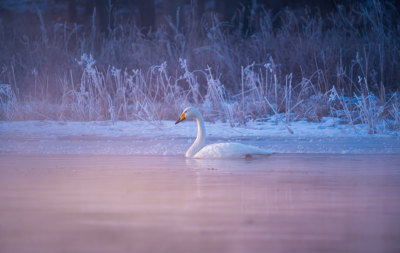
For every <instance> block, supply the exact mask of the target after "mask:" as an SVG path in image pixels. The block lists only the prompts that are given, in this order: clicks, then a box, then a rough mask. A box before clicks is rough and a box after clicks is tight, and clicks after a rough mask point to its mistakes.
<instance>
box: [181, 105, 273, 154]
mask: <svg viewBox="0 0 400 253" xmlns="http://www.w3.org/2000/svg"><path fill="white" fill-rule="evenodd" d="M191 118H193V119H195V120H196V121H197V137H196V140H195V141H194V142H193V144H192V146H190V148H189V149H188V150H187V151H186V154H185V156H186V157H188V158H228V157H230V158H232V157H243V158H249V157H251V156H252V155H270V154H272V153H271V152H269V151H267V150H264V149H261V148H258V147H254V146H249V145H244V144H240V143H215V144H211V145H207V146H206V128H205V126H204V119H203V116H202V115H201V113H200V112H199V111H198V110H197V109H196V108H194V107H187V108H186V109H185V110H183V112H182V114H181V116H180V117H179V119H178V120H177V121H176V122H175V125H176V124H178V123H179V122H182V121H183V120H185V119H191Z"/></svg>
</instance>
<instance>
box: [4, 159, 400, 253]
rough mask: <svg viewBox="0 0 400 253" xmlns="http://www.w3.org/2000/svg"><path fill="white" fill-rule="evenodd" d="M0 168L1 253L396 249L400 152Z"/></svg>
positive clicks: (399, 247)
mask: <svg viewBox="0 0 400 253" xmlns="http://www.w3.org/2000/svg"><path fill="white" fill-rule="evenodd" d="M0 166H1V169H0V252H400V157H399V156H398V155H396V154H388V155H373V154H369V155H354V154H353V155H324V154H318V155H313V154H307V155H304V154H284V155H282V154H281V155H272V156H270V157H268V158H266V159H256V160H208V161H201V160H186V159H184V158H183V157H181V156H111V155H109V156H100V155H99V156H88V155H28V156H27V155H0Z"/></svg>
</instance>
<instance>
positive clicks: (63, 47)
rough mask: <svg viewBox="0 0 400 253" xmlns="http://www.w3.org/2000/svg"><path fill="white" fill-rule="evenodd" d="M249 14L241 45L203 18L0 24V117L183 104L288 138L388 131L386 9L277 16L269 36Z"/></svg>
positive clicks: (151, 111)
mask: <svg viewBox="0 0 400 253" xmlns="http://www.w3.org/2000/svg"><path fill="white" fill-rule="evenodd" d="M191 13H192V12H191ZM193 13H194V12H193ZM252 13H253V14H252V17H251V22H252V26H253V30H254V32H253V33H252V34H250V35H249V36H244V35H243V33H242V31H241V26H240V25H239V26H232V25H231V24H227V23H223V22H220V21H219V20H218V18H217V16H216V15H213V14H211V13H206V14H205V15H204V16H203V18H202V19H201V21H200V20H196V19H195V17H194V16H191V14H188V16H187V17H186V18H185V20H186V21H187V22H186V25H185V26H184V27H183V28H182V29H181V30H180V29H178V27H174V25H172V24H169V25H170V27H160V28H158V29H155V30H153V31H152V32H151V33H149V34H143V33H142V32H141V30H140V29H138V28H137V27H136V26H135V25H133V24H131V23H127V22H121V23H120V24H118V25H117V26H116V27H115V29H114V30H112V31H110V33H109V35H108V36H105V35H104V34H102V33H100V32H99V31H98V29H97V27H96V26H95V25H94V22H93V23H92V24H89V25H83V24H67V23H52V22H49V21H48V22H46V16H45V15H42V14H41V13H38V14H37V18H38V25H37V26H35V27H33V28H32V29H27V28H25V30H24V29H22V30H18V29H17V28H15V27H13V26H12V24H11V23H10V24H8V23H6V22H4V21H1V23H0V43H2V45H4V46H3V47H0V50H1V51H0V62H1V65H2V70H1V72H0V82H1V83H4V84H8V85H4V87H3V86H2V87H3V88H1V89H2V90H0V91H1V93H0V103H1V107H0V117H1V119H4V120H29V119H51V120H73V121H92V120H112V121H117V120H147V121H158V120H165V119H167V120H173V119H175V118H176V117H177V115H178V114H179V113H180V112H181V110H182V109H183V107H185V106H187V105H194V106H196V107H198V108H200V110H201V111H202V112H203V114H204V116H205V118H206V120H208V121H216V120H222V121H226V122H228V123H229V125H230V126H236V125H242V124H246V123H248V122H250V121H254V120H256V121H267V120H274V121H275V122H280V123H282V124H284V125H285V126H286V128H287V129H288V130H289V132H290V131H291V126H290V125H291V123H292V122H294V121H298V120H308V121H313V122H319V121H321V119H322V118H323V117H326V116H333V117H337V118H339V119H340V120H341V123H342V124H349V125H351V126H352V127H353V128H354V129H355V128H356V126H357V125H358V124H363V125H366V126H368V131H369V132H370V133H376V132H379V131H381V129H399V128H400V115H399V113H400V101H399V95H398V87H399V82H400V72H399V71H397V70H398V69H400V54H399V53H398V52H399V48H400V43H399V40H400V28H399V26H398V25H396V24H398V22H397V21H398V16H399V15H398V12H397V10H396V9H395V8H394V7H393V6H392V5H391V4H390V2H387V3H385V4H384V3H382V2H380V1H374V0H372V1H366V2H364V4H354V5H353V6H352V7H351V8H350V9H345V8H343V7H340V6H338V8H337V10H336V11H335V12H332V13H331V14H330V15H328V16H327V17H319V16H318V15H310V14H309V10H307V9H304V10H301V11H299V10H296V12H293V11H290V10H287V11H284V12H282V13H281V14H280V19H281V22H280V23H281V25H280V27H274V26H273V25H272V17H271V15H270V13H269V12H265V11H260V10H255V11H253V12H252ZM93 20H95V17H93ZM233 22H235V21H233ZM6 87H8V88H6ZM3 90H4V91H3ZM382 126H383V127H382Z"/></svg>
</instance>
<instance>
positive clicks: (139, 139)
mask: <svg viewBox="0 0 400 253" xmlns="http://www.w3.org/2000/svg"><path fill="white" fill-rule="evenodd" d="M206 127H207V135H208V143H214V142H225V141H235V142H241V143H247V144H252V145H255V146H259V147H263V148H267V149H271V150H274V151H276V152H278V153H400V137H399V132H393V131H382V132H385V134H375V135H370V134H368V128H367V127H366V126H362V125H357V126H355V127H352V126H350V125H339V124H337V121H336V120H335V119H332V118H326V119H324V120H323V122H322V123H310V122H305V121H298V122H293V123H291V125H290V126H289V127H290V129H291V130H292V131H293V134H291V133H290V132H289V131H288V129H287V127H286V126H285V125H284V124H282V123H279V124H276V122H271V121H268V122H250V123H248V124H247V126H242V127H235V128H231V127H229V124H227V123H222V122H217V123H206ZM195 136H196V123H195V122H193V121H187V122H184V124H180V125H174V122H173V121H161V122H145V121H130V122H129V121H118V122H114V123H113V122H111V121H101V122H93V121H92V122H60V121H20V122H7V121H2V122H0V153H3V154H4V153H26V154H138V155H139V154H140V155H181V154H184V152H185V150H186V148H187V147H189V145H190V143H191V142H192V141H193V139H194V138H195Z"/></svg>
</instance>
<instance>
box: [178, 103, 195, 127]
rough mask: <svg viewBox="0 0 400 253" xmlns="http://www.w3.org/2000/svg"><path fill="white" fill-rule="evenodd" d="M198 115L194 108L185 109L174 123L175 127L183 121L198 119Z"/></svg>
mask: <svg viewBox="0 0 400 253" xmlns="http://www.w3.org/2000/svg"><path fill="white" fill-rule="evenodd" d="M199 113H200V112H199V111H198V110H197V109H196V108H194V107H186V108H185V110H183V112H182V114H181V116H180V117H179V119H178V120H177V121H176V122H175V125H176V124H178V123H179V122H181V121H183V120H185V119H190V118H196V117H198V115H199Z"/></svg>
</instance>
